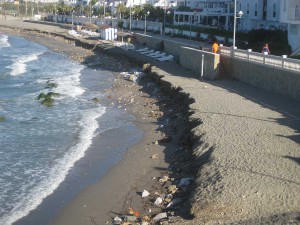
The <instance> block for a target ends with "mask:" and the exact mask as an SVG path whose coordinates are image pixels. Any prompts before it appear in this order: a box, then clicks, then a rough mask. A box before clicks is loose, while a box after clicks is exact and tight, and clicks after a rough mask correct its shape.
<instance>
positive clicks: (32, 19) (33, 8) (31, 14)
mask: <svg viewBox="0 0 300 225" xmlns="http://www.w3.org/2000/svg"><path fill="white" fill-rule="evenodd" d="M33 11H34V8H32V10H31V19H32V20H33Z"/></svg>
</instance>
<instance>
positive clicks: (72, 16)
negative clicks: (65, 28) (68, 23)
mask: <svg viewBox="0 0 300 225" xmlns="http://www.w3.org/2000/svg"><path fill="white" fill-rule="evenodd" d="M73 13H74V11H72V30H73V25H74V24H73Z"/></svg>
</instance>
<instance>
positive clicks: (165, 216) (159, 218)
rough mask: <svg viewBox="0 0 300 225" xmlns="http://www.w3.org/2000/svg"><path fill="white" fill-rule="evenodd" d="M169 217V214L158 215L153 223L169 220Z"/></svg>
mask: <svg viewBox="0 0 300 225" xmlns="http://www.w3.org/2000/svg"><path fill="white" fill-rule="evenodd" d="M167 217H168V215H167V213H165V212H164V213H160V214H158V215H156V216H155V217H154V218H153V221H155V222H156V221H160V220H162V219H165V218H167Z"/></svg>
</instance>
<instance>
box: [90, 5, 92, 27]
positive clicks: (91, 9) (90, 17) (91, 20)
mask: <svg viewBox="0 0 300 225" xmlns="http://www.w3.org/2000/svg"><path fill="white" fill-rule="evenodd" d="M90 23H92V1H91V0H90Z"/></svg>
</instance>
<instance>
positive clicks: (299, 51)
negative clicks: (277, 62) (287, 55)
mask: <svg viewBox="0 0 300 225" xmlns="http://www.w3.org/2000/svg"><path fill="white" fill-rule="evenodd" d="M295 55H300V48H298V49H296V51H294V52H293V53H292V54H291V56H295Z"/></svg>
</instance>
